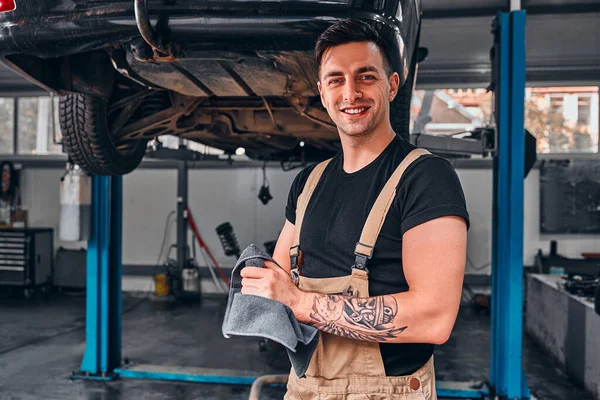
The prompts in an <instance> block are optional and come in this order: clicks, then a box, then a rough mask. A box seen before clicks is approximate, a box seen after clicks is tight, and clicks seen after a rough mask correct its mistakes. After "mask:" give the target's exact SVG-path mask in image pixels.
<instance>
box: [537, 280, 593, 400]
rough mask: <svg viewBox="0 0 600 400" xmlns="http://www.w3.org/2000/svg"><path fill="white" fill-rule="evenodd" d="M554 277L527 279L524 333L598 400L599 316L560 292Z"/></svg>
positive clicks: (581, 301) (559, 283) (587, 303)
mask: <svg viewBox="0 0 600 400" xmlns="http://www.w3.org/2000/svg"><path fill="white" fill-rule="evenodd" d="M563 283H564V280H563V278H562V275H558V274H554V275H553V274H530V275H528V276H527V294H526V299H527V303H526V304H527V306H526V307H527V310H526V317H525V329H526V332H527V333H528V334H529V335H530V336H531V337H533V338H534V340H535V341H537V342H538V343H539V345H540V346H542V347H543V348H544V349H546V350H547V351H548V352H549V353H550V354H551V355H552V356H553V357H554V358H556V359H557V360H558V361H559V362H560V364H561V365H562V367H563V368H564V370H565V372H566V373H567V374H568V375H570V376H571V377H572V378H573V379H575V380H576V381H578V382H579V383H580V384H582V385H585V387H586V389H587V390H589V391H590V392H591V393H592V394H593V395H594V396H595V398H596V399H597V400H600V315H598V314H596V312H595V310H594V303H593V301H590V300H588V299H586V298H583V297H581V296H575V295H572V294H570V293H568V292H567V291H565V290H564V289H563Z"/></svg>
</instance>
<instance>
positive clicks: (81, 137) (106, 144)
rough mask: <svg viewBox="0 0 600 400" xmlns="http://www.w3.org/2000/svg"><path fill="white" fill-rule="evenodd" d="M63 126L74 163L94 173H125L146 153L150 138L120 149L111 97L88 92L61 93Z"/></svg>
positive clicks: (64, 136) (65, 140)
mask: <svg viewBox="0 0 600 400" xmlns="http://www.w3.org/2000/svg"><path fill="white" fill-rule="evenodd" d="M59 119H60V129H61V131H62V135H63V143H64V145H65V150H66V151H67V153H68V155H69V156H70V158H71V159H72V160H73V162H74V163H76V164H77V165H79V166H80V167H81V168H82V169H84V170H85V171H87V172H88V173H90V174H93V175H125V174H128V173H129V172H131V171H133V170H134V169H135V168H136V167H137V166H138V165H139V164H140V163H141V161H142V158H143V157H144V154H145V153H146V145H147V141H146V140H140V141H137V142H135V143H134V144H132V145H131V146H128V147H127V148H126V150H125V151H123V150H120V149H118V148H117V147H116V146H115V143H114V141H113V139H112V137H111V134H110V130H109V126H108V121H107V101H106V100H103V99H100V98H97V97H93V96H89V95H84V94H79V93H77V94H68V95H66V96H61V97H60V102H59Z"/></svg>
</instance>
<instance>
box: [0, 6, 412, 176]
mask: <svg viewBox="0 0 600 400" xmlns="http://www.w3.org/2000/svg"><path fill="white" fill-rule="evenodd" d="M16 5H17V8H16V9H15V10H14V11H10V12H4V13H0V26H1V27H3V29H4V31H5V32H6V33H7V35H5V37H4V39H1V40H0V53H1V54H2V55H3V58H2V62H3V63H4V64H5V65H7V66H9V67H10V68H11V69H13V70H15V71H17V72H19V73H20V74H21V75H23V76H25V77H27V78H28V79H30V80H32V81H34V82H35V83H36V84H38V85H39V86H40V87H42V88H45V89H47V90H49V91H52V92H55V93H58V94H59V95H60V110H59V115H60V124H61V130H62V133H63V137H64V142H65V147H66V150H67V152H68V154H69V156H70V157H71V159H72V160H73V161H74V162H75V163H76V164H78V165H80V166H81V167H83V168H84V169H86V170H88V171H89V172H90V173H94V174H101V175H121V174H125V173H128V172H130V171H132V170H133V169H135V168H136V167H137V165H139V163H140V161H141V159H142V157H143V156H144V153H145V150H146V146H147V142H148V141H149V140H152V139H154V138H158V137H160V136H162V135H167V134H168V135H174V136H178V137H181V138H185V139H189V140H191V141H195V142H199V143H202V144H205V145H207V146H210V147H214V148H217V149H221V150H223V151H225V152H226V153H233V152H235V150H236V149H237V148H238V147H243V148H244V149H245V150H246V154H247V155H248V156H250V157H251V158H256V159H264V160H288V159H293V158H297V157H299V156H301V157H302V159H303V160H308V161H317V160H320V159H324V158H325V157H328V156H330V155H332V154H334V153H335V152H337V151H338V150H339V146H340V145H339V137H338V133H337V130H336V127H335V125H334V124H333V122H332V121H331V119H330V118H329V116H328V114H327V112H326V111H325V109H324V108H323V106H322V105H321V101H320V98H319V92H318V88H317V80H318V77H317V68H316V64H315V61H314V57H313V47H314V43H315V41H316V38H317V37H318V35H319V34H320V33H321V32H322V31H323V30H324V29H326V27H327V26H329V25H330V24H331V23H333V22H335V21H337V20H339V19H342V18H346V17H354V18H359V19H363V20H365V21H368V22H370V23H372V24H373V25H374V26H375V27H376V29H378V30H379V31H380V32H381V34H382V36H383V37H384V38H385V40H386V41H387V42H388V43H389V44H390V49H391V50H392V53H393V54H391V58H392V64H393V67H394V69H395V70H396V71H398V72H399V73H400V76H401V84H402V90H401V91H400V93H399V95H398V97H397V99H396V100H395V101H394V102H393V103H392V106H391V120H392V125H393V127H394V128H395V130H396V132H397V133H399V134H402V135H405V136H406V135H408V121H409V104H410V96H411V93H412V84H413V81H414V76H415V70H416V62H417V58H419V57H420V55H419V54H417V53H418V30H419V2H418V0H403V1H400V2H398V1H395V2H378V1H375V2H373V1H371V2H369V1H361V2H357V1H353V2H346V1H338V2H335V1H333V2H314V1H279V2H266V1H221V2H202V3H199V2H195V1H192V0H187V1H182V0H164V1H150V2H149V3H147V2H146V1H145V0H128V1H112V2H111V1H97V0H76V1H72V0H59V1H53V2H52V3H51V2H50V1H47V2H44V1H37V2H34V1H32V0H24V1H21V2H19V1H18V0H17V1H16ZM391 16H393V17H391Z"/></svg>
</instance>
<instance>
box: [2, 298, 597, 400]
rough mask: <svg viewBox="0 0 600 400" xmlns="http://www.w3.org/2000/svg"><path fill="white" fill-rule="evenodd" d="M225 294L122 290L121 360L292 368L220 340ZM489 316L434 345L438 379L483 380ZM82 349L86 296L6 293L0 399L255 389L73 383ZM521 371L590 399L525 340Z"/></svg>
mask: <svg viewBox="0 0 600 400" xmlns="http://www.w3.org/2000/svg"><path fill="white" fill-rule="evenodd" d="M225 300H226V299H225V298H224V297H207V298H205V299H204V301H203V302H202V303H201V304H200V305H182V304H171V303H166V302H164V301H152V300H143V301H140V298H139V297H126V298H125V299H124V305H123V309H124V310H126V312H125V314H124V316H123V346H122V348H123V358H128V359H129V360H131V362H135V363H151V364H161V365H172V366H190V367H205V368H230V369H231V368H237V369H243V370H251V371H254V372H255V373H257V374H267V373H283V372H286V371H288V370H289V363H288V361H287V359H286V355H285V352H284V351H283V350H282V349H281V348H279V347H277V346H269V347H268V349H267V351H266V352H265V351H260V349H259V343H258V340H256V339H254V338H234V339H229V340H227V339H224V338H223V337H222V335H221V331H220V327H221V321H222V319H223V311H224V304H225ZM489 330H490V320H489V317H488V316H487V315H486V314H485V313H477V312H474V311H473V310H471V309H470V308H469V307H466V306H465V307H463V308H462V309H461V312H460V314H459V318H458V321H457V323H456V327H455V330H454V333H453V334H452V337H451V339H450V340H449V342H448V343H447V344H445V345H443V346H441V347H439V348H438V349H437V351H436V375H437V379H438V380H452V381H471V380H477V381H484V380H486V379H487V377H488V375H489ZM84 351H85V298H84V297H83V296H80V295H79V296H77V295H66V294H52V295H51V296H50V297H48V298H44V299H34V300H29V301H26V300H18V299H6V298H0V399H1V400H16V399H19V400H34V399H36V400H37V399H44V400H71V399H77V400H79V399H81V400H84V399H85V400H129V399H136V400H137V399H145V400H159V399H160V400H162V399H181V400H188V399H207V400H208V399H244V400H245V399H247V398H248V394H249V390H250V389H249V387H247V386H230V385H212V384H193V383H170V382H155V381H143V380H129V379H121V380H117V381H113V382H108V383H106V382H90V381H73V380H71V379H69V377H70V375H71V371H74V370H77V369H78V368H79V366H80V363H81V358H82V355H83V353H84ZM524 360H525V372H526V375H527V378H528V382H529V387H530V388H531V391H532V392H533V393H534V394H535V396H536V398H537V399H547V400H567V399H568V400H592V397H591V396H589V395H588V394H586V393H585V392H584V391H582V390H581V388H580V387H578V386H577V385H575V384H574V383H572V382H570V381H569V379H568V378H567V377H566V376H565V374H564V373H563V372H561V370H560V368H559V367H558V365H557V364H556V363H555V362H554V361H553V360H552V359H551V358H549V357H548V356H546V355H545V354H544V353H543V352H542V350H541V349H540V348H538V347H537V346H536V345H535V344H534V343H533V342H532V341H531V340H530V339H529V338H527V337H526V338H525V350H524ZM283 393H284V390H283V388H266V389H264V390H263V391H262V394H263V396H262V397H261V398H263V399H281V398H282V397H283Z"/></svg>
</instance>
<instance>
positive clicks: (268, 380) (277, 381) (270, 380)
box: [248, 375, 289, 400]
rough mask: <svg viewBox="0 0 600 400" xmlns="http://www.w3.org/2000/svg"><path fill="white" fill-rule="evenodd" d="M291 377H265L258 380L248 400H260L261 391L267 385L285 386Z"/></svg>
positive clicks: (253, 385)
mask: <svg viewBox="0 0 600 400" xmlns="http://www.w3.org/2000/svg"><path fill="white" fill-rule="evenodd" d="M288 376H289V375H264V376H261V377H258V378H256V380H255V381H254V382H253V383H252V387H251V388H250V396H249V397H248V400H259V399H260V391H261V390H262V388H263V386H265V385H285V384H287V381H288Z"/></svg>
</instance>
